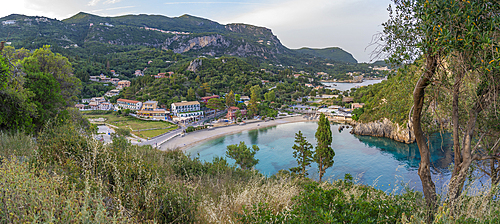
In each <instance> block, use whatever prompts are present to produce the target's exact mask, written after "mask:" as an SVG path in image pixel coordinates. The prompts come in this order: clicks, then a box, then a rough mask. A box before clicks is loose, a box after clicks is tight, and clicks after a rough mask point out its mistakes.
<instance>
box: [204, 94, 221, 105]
mask: <svg viewBox="0 0 500 224" xmlns="http://www.w3.org/2000/svg"><path fill="white" fill-rule="evenodd" d="M212 98H220V96H219V95H213V96H204V97H202V98H201V102H203V103H207V102H208V101H209V100H210V99H212Z"/></svg>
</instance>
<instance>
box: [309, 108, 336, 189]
mask: <svg viewBox="0 0 500 224" xmlns="http://www.w3.org/2000/svg"><path fill="white" fill-rule="evenodd" d="M315 137H316V140H317V141H318V143H317V145H316V151H315V153H314V157H313V158H314V161H315V162H316V163H317V164H318V172H319V181H320V182H321V180H322V178H323V175H324V174H325V172H326V171H325V170H326V169H328V168H330V167H332V166H333V157H334V156H335V152H334V151H333V149H332V147H330V145H331V144H332V130H331V129H330V122H329V121H328V118H326V117H325V115H324V114H321V115H320V116H319V122H318V129H317V131H316V134H315Z"/></svg>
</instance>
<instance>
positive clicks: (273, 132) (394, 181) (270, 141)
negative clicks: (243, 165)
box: [187, 122, 453, 192]
mask: <svg viewBox="0 0 500 224" xmlns="http://www.w3.org/2000/svg"><path fill="white" fill-rule="evenodd" d="M331 128H332V133H333V142H332V148H333V149H334V151H335V154H336V155H335V157H334V161H335V162H334V165H333V167H331V168H329V169H327V172H326V173H325V176H324V177H323V178H324V179H325V180H327V179H342V178H343V177H344V175H345V174H346V173H350V174H351V175H352V176H353V177H354V178H355V179H357V181H358V183H362V184H367V185H370V186H374V187H376V188H378V189H381V190H384V191H387V192H391V191H393V190H394V191H396V192H399V190H401V189H402V185H403V184H407V185H408V186H409V187H410V188H413V189H416V190H421V188H422V187H421V182H420V178H419V177H418V174H417V169H418V164H419V162H420V155H419V153H418V147H417V146H416V144H410V145H408V144H404V143H399V142H396V141H393V140H390V139H386V138H377V137H370V136H358V135H352V134H350V133H349V131H350V129H344V131H343V132H341V133H339V131H338V125H337V124H333V125H332V127H331ZM316 129H317V123H316V122H300V123H291V124H282V125H278V126H275V127H268V128H262V129H259V130H252V131H245V132H241V133H237V134H233V135H228V136H224V137H221V138H217V139H214V140H210V141H207V142H204V143H201V144H199V145H196V146H194V147H192V148H190V149H189V150H187V153H189V154H191V156H192V157H197V156H199V158H200V159H201V160H202V161H212V159H213V157H215V156H225V152H226V146H228V145H231V144H239V142H240V141H244V142H245V143H246V144H247V145H251V144H255V145H257V146H258V147H259V148H260V151H258V152H257V153H256V154H255V157H256V158H257V159H259V163H258V164H257V165H256V166H255V168H256V169H257V170H259V171H260V172H261V173H263V174H265V175H267V176H270V175H273V174H276V173H277V172H278V171H279V170H281V169H289V168H292V167H295V166H297V162H296V160H295V158H293V149H292V146H293V145H294V144H295V143H294V141H295V133H296V132H298V131H299V130H300V131H302V133H303V134H304V136H305V137H306V138H307V141H309V142H310V143H311V144H312V145H313V146H314V145H316V140H315V138H314V133H315V132H316ZM442 139H444V140H445V141H442ZM446 139H448V140H446ZM430 142H431V143H432V147H431V154H432V161H431V162H432V164H433V169H432V172H433V179H434V180H435V181H436V187H437V188H438V190H439V189H440V187H441V186H442V185H443V183H444V182H445V181H447V180H449V176H450V173H449V171H448V166H449V164H450V163H451V162H452V161H453V156H452V151H451V148H452V142H450V141H449V136H440V135H434V136H433V137H432V138H431V141H430ZM442 142H444V143H442ZM228 161H229V162H231V163H234V160H232V159H228ZM316 166H317V164H316V163H312V164H311V167H310V168H309V170H308V173H309V177H312V178H315V179H317V178H318V174H317V168H316Z"/></svg>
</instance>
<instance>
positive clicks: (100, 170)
mask: <svg viewBox="0 0 500 224" xmlns="http://www.w3.org/2000/svg"><path fill="white" fill-rule="evenodd" d="M90 134H91V133H88V132H86V131H85V129H82V128H80V127H79V126H78V125H74V124H72V123H65V124H58V125H54V124H53V125H49V126H47V127H46V128H45V129H44V130H43V131H42V132H40V133H39V135H38V137H37V141H36V142H35V141H34V139H33V138H32V136H28V135H26V134H24V133H1V134H0V155H1V157H2V162H1V165H0V186H1V188H2V189H4V190H3V191H2V192H1V193H0V200H1V201H2V202H3V203H2V204H1V205H0V206H2V207H1V209H0V213H1V214H0V217H1V219H2V220H1V221H0V222H2V223H4V222H6V223H21V222H35V221H36V222H53V223H67V222H77V223H82V222H94V223H95V222H101V223H103V222H104V223H108V222H116V223H129V222H133V223H135V222H139V223H143V222H150V221H153V222H160V223H171V222H173V223H193V222H198V223H304V222H312V223H335V222H346V223H400V222H403V223H405V222H406V223H410V222H411V223H420V221H422V220H423V218H424V214H425V212H426V211H425V206H424V205H425V202H424V200H423V197H422V194H421V193H420V192H415V191H412V190H408V189H407V190H406V191H405V192H404V193H402V194H387V193H386V192H382V191H380V190H376V189H374V188H372V187H370V186H365V185H359V184H356V183H355V182H353V180H352V178H351V177H350V176H349V175H346V178H345V179H344V180H336V181H333V182H332V183H329V182H320V183H317V182H316V181H313V180H310V179H308V178H303V177H300V175H295V174H293V173H289V172H288V171H280V172H279V173H278V174H276V175H274V176H271V177H266V176H263V175H262V174H260V173H259V172H257V171H255V170H245V169H240V168H237V167H236V166H235V165H231V164H228V162H227V160H226V159H225V158H214V160H213V161H212V162H201V161H199V160H198V159H191V158H189V157H188V156H186V155H185V154H184V153H183V152H181V151H167V152H163V151H158V150H156V149H153V148H151V147H150V146H142V147H138V146H134V145H131V144H129V143H127V141H126V140H125V139H124V138H122V137H119V136H115V138H114V142H113V143H112V144H109V145H106V146H104V145H102V144H101V143H99V142H97V141H95V140H93V139H92V138H90V137H87V136H90ZM479 193H480V194H476V195H474V196H463V197H462V198H461V199H460V201H459V203H458V204H455V206H454V207H450V206H448V205H445V204H442V207H441V208H440V209H439V210H438V211H437V213H436V217H437V219H436V223H463V222H467V223H484V222H498V221H499V220H498V217H499V215H500V206H499V205H498V201H497V200H498V191H497V190H496V188H494V189H493V190H491V191H488V190H486V191H481V192H479Z"/></svg>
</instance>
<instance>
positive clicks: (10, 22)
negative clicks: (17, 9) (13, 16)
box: [2, 20, 16, 25]
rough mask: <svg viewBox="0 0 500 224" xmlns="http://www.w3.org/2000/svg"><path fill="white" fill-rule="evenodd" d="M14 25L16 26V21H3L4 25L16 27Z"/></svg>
mask: <svg viewBox="0 0 500 224" xmlns="http://www.w3.org/2000/svg"><path fill="white" fill-rule="evenodd" d="M14 24H16V21H15V20H5V21H2V25H14Z"/></svg>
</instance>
